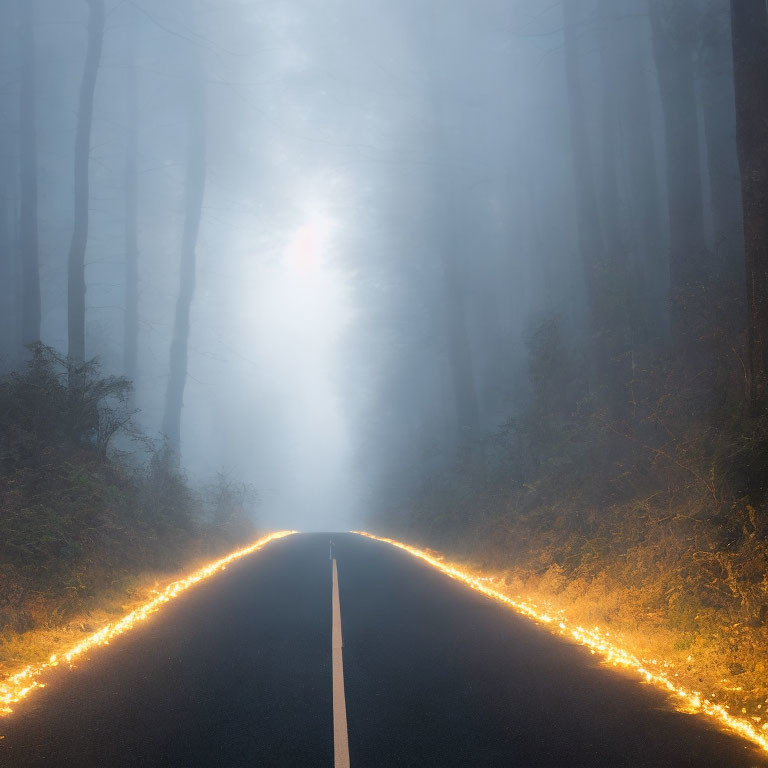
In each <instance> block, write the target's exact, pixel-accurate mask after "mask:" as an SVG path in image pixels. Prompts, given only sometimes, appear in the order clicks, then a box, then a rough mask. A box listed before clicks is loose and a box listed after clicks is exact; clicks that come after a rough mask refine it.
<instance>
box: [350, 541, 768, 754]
mask: <svg viewBox="0 0 768 768" xmlns="http://www.w3.org/2000/svg"><path fill="white" fill-rule="evenodd" d="M352 533H356V534H358V535H359V536H365V537H366V538H368V539H374V540H375V541H381V542H384V543H386V544H391V545H392V546H393V547H397V548H398V549H402V550H405V551H406V552H408V553H409V554H411V555H413V556H414V557H418V558H420V559H421V560H423V561H425V562H426V563H428V564H429V565H431V566H432V567H433V568H437V570H439V571H441V572H442V573H444V574H445V575H446V576H450V577H451V578H452V579H456V580H457V581H460V582H462V583H463V584H466V585H467V586H468V587H471V588H472V589H474V590H476V591H477V592H481V593H482V594H484V595H486V596H487V597H490V598H491V599H492V600H496V601H498V602H500V603H504V604H505V605H507V606H509V607H510V608H512V609H513V610H514V611H516V612H517V613H519V614H522V615H523V616H527V617H528V618H529V619H532V620H533V621H535V622H537V623H539V624H541V625H543V626H544V627H546V628H547V629H548V630H549V631H550V632H552V633H553V634H555V635H559V636H561V637H564V638H567V639H569V640H574V641H576V642H577V643H579V644H580V645H583V646H586V647H587V648H589V650H590V651H592V653H594V654H596V655H598V656H599V657H601V658H602V659H603V660H604V661H605V662H606V663H608V664H612V665H613V666H615V667H622V668H624V669H627V670H630V671H632V672H634V673H636V674H637V675H638V677H639V678H640V680H641V681H643V682H646V683H650V684H651V685H654V686H656V687H657V688H660V689H661V690H663V691H665V692H666V693H669V694H671V695H672V696H673V697H674V700H675V701H676V703H677V704H678V705H679V706H680V708H681V709H684V710H685V711H686V712H691V713H695V714H699V715H705V716H707V717H709V718H711V719H714V720H716V721H717V723H718V724H719V725H720V726H722V727H724V728H726V729H727V730H729V731H732V732H734V733H736V734H738V735H739V736H741V737H742V738H745V739H748V740H749V741H751V742H752V743H753V744H756V745H757V746H758V747H760V748H761V749H763V750H765V751H766V752H768V733H767V732H766V731H768V724H765V725H763V726H762V727H761V728H757V727H755V725H753V723H751V722H750V721H749V720H746V719H745V718H742V717H734V716H733V715H731V714H730V713H729V712H728V709H727V707H725V706H723V705H720V704H715V703H714V702H712V701H711V700H710V699H708V698H706V697H705V696H703V694H701V693H699V692H698V691H693V690H690V689H688V688H685V687H684V686H682V685H680V684H679V683H677V682H676V681H675V680H673V679H672V678H673V676H674V674H672V675H670V674H669V673H667V672H664V671H662V670H663V669H664V668H665V667H666V668H669V667H670V665H669V664H666V663H664V662H657V661H651V662H649V661H646V660H642V659H639V658H638V657H637V656H635V655H634V654H632V653H630V652H629V651H627V650H625V649H623V648H620V647H619V646H617V645H615V644H614V643H613V641H611V640H610V639H609V638H610V633H608V632H604V631H603V630H600V629H599V628H597V627H595V628H593V629H585V628H584V627H581V626H577V625H575V624H572V623H570V622H569V621H568V620H567V619H566V618H564V617H559V616H558V617H553V616H551V615H549V613H547V612H546V611H544V610H542V609H540V608H539V607H537V606H536V605H535V603H533V602H531V601H529V600H523V599H522V598H517V599H515V598H512V597H510V596H509V595H505V594H504V593H503V592H499V591H498V590H495V589H493V588H492V587H489V586H488V583H487V578H485V577H482V576H478V575H476V574H472V573H470V572H469V571H466V570H463V569H461V568H457V567H456V566H454V565H451V564H450V563H448V562H446V561H445V560H442V559H440V558H438V557H435V556H433V555H430V554H429V553H428V552H425V551H424V550H422V549H417V548H416V547H411V546H409V545H408V544H403V543H402V542H400V541H395V540H394V539H387V538H385V537H383V536H375V535H374V534H372V533H366V532H365V531H352Z"/></svg>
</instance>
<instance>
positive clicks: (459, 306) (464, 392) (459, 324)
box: [440, 192, 480, 455]
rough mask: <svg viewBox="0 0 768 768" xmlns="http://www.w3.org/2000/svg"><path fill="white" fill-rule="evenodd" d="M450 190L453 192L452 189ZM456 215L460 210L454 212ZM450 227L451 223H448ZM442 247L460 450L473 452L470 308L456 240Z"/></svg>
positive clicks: (475, 422)
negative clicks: (460, 273) (465, 292)
mask: <svg viewBox="0 0 768 768" xmlns="http://www.w3.org/2000/svg"><path fill="white" fill-rule="evenodd" d="M449 194H451V193H450V192H449ZM453 215H454V216H455V215H456V212H455V211H454V212H453ZM448 229H450V227H448ZM446 240H447V238H446ZM441 245H442V247H441V249H440V254H441V258H442V265H443V277H444V280H445V320H446V331H447V333H446V335H447V339H448V358H449V361H450V366H451V378H452V381H453V391H454V395H455V398H456V425H457V429H458V443H459V451H460V453H464V454H467V455H468V453H469V452H471V444H472V442H473V441H474V440H476V439H477V437H478V433H479V429H480V417H479V408H478V403H477V387H476V386H475V378H474V363H473V360H472V348H471V345H470V342H469V334H468V333H467V309H466V299H465V296H464V285H463V281H462V279H461V277H460V275H459V267H458V264H457V259H456V253H455V251H454V248H456V243H455V242H445V241H444V242H443V243H442V244H441Z"/></svg>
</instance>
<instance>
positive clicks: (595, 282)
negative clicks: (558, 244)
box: [562, 0, 618, 396]
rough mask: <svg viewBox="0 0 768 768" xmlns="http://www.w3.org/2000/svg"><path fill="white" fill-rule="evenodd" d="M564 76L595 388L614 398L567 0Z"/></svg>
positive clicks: (601, 242) (604, 275) (572, 10)
mask: <svg viewBox="0 0 768 768" xmlns="http://www.w3.org/2000/svg"><path fill="white" fill-rule="evenodd" d="M562 9H563V22H564V33H563V34H564V49H565V75H566V90H567V95H568V113H569V118H570V134H571V157H572V161H573V181H574V193H575V207H576V227H577V237H578V250H579V255H580V257H581V262H582V265H583V269H584V279H585V282H586V286H587V301H588V307H589V327H590V334H591V354H592V358H593V366H592V367H593V370H592V375H591V376H590V379H591V382H592V386H593V389H603V388H605V387H606V386H607V388H608V390H609V391H608V394H609V396H612V395H613V394H615V393H616V391H617V385H618V382H617V381H616V380H615V373H616V372H615V370H613V369H614V367H615V363H616V360H615V352H616V343H615V342H616V338H615V331H616V318H615V317H612V314H613V313H612V309H611V307H610V304H609V296H610V294H611V291H610V290H609V281H610V280H612V279H615V276H613V275H612V273H611V265H610V258H609V255H608V251H607V248H606V244H605V237H604V233H603V229H602V226H601V222H600V209H599V206H598V199H597V188H596V184H595V178H594V174H593V168H594V166H593V164H592V151H591V147H590V143H589V134H588V128H587V122H586V115H585V111H584V99H583V94H582V89H581V79H580V69H581V67H580V65H579V51H578V46H577V41H576V29H577V27H578V25H579V15H578V11H577V7H576V6H575V5H574V4H573V3H572V2H570V0H564V2H563V3H562Z"/></svg>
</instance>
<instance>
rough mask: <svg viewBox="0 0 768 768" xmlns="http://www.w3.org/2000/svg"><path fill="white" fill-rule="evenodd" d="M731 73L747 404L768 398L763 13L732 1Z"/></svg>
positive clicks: (766, 39)
mask: <svg viewBox="0 0 768 768" xmlns="http://www.w3.org/2000/svg"><path fill="white" fill-rule="evenodd" d="M731 34H732V43H733V73H734V83H735V93H736V126H737V133H736V136H737V146H738V155H739V166H740V168H741V194H742V206H743V211H744V245H745V252H746V258H745V265H746V276H747V312H748V317H747V323H748V325H747V362H748V374H749V402H750V404H751V406H752V408H753V409H754V410H757V409H758V408H762V407H764V406H765V404H766V400H767V399H768V76H767V75H766V73H768V11H766V4H765V0H731Z"/></svg>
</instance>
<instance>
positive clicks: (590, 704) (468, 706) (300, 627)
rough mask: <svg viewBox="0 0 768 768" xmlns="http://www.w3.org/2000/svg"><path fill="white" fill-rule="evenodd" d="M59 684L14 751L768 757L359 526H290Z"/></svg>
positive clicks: (49, 759)
mask: <svg viewBox="0 0 768 768" xmlns="http://www.w3.org/2000/svg"><path fill="white" fill-rule="evenodd" d="M331 539H332V540H333V542H334V543H333V547H332V548H331V547H330V546H329V542H330V540H331ZM48 683H49V684H48V686H47V687H46V688H44V689H42V690H40V691H38V692H36V693H35V694H34V695H33V696H30V697H29V699H27V700H25V701H24V702H22V703H21V704H19V705H18V706H17V707H16V712H15V713H14V714H13V715H12V716H11V717H9V718H7V719H4V720H0V736H2V737H3V738H2V739H0V766H9V768H32V767H33V766H34V767H35V768H37V767H38V766H45V767H50V768H69V766H73V767H76V768H121V767H122V766H141V767H142V768H152V767H154V766H157V767H158V768H160V767H162V768H229V767H233V768H234V767H235V766H237V767H238V768H240V767H243V768H245V767H246V766H248V767H249V768H250V767H251V766H264V768H294V767H295V768H325V767H328V768H332V767H333V766H334V765H335V766H336V768H346V766H351V768H408V767H411V766H413V768H417V767H418V768H426V767H434V768H454V767H456V768H458V767H459V766H460V767H461V768H555V767H557V768H572V767H576V766H589V767H590V768H595V767H598V766H599V767H600V768H621V767H622V766H627V768H642V767H643V766H654V767H655V768H676V767H677V766H696V767H699V766H712V767H713V768H750V767H751V766H765V765H768V761H766V760H765V758H764V756H763V753H760V752H758V751H756V749H754V748H752V747H751V746H750V745H749V744H748V743H746V742H744V741H741V740H739V739H737V738H735V737H733V736H730V735H728V734H724V733H721V732H719V731H718V730H717V729H715V728H714V727H713V726H711V725H709V724H708V723H707V722H706V721H704V720H703V719H701V718H698V717H693V716H690V715H685V714H681V713H678V712H675V711H674V710H672V709H671V707H670V706H669V704H668V702H667V699H666V698H665V696H664V695H663V694H661V693H659V692H657V691H656V690H654V689H653V688H651V687H649V686H643V685H640V684H638V683H637V682H636V681H635V679H633V678H630V677H628V676H626V675H622V674H620V673H617V672H616V671H614V670H611V669H606V668H604V667H601V666H600V665H599V663H598V662H597V660H596V659H595V658H594V657H593V656H591V655H590V654H589V653H588V652H587V651H585V650H584V649H583V648H580V647H577V646H575V645H571V644H569V643H567V642H564V641H563V640H561V639H559V638H557V637H554V636H552V635H550V634H549V633H547V632H546V631H544V630H542V629H541V628H539V627H537V626H536V625H534V624H533V623H531V622H529V621H528V620H526V619H524V618H521V617H520V616H518V615H516V614H515V613H513V612H512V611H510V610H508V609H506V608H504V607H503V606H502V605H499V604H498V603H496V602H493V601H491V600H489V599H487V598H485V597H483V596H482V595H480V594H478V593H476V592H473V591H472V590H469V589H467V588H466V587H464V586H462V585H461V584H460V583H458V582H456V581H453V580H451V579H449V578H447V577H446V576H444V575H442V574H441V573H439V572H437V571H435V570H434V569H432V568H430V567H429V566H427V565H425V564H424V563H422V562H420V561H419V560H417V559H415V558H413V557H411V556H410V555H408V554H407V553H404V552H402V551H400V550H397V549H395V548H393V547H390V546H388V545H386V544H382V543H379V542H376V541H371V540H368V539H364V538H362V537H359V536H355V535H353V534H299V535H295V536H289V537H287V538H285V539H280V540H279V541H276V542H273V543H272V544H270V545H269V546H267V547H266V548H264V549H263V550H261V551H259V552H257V553H255V554H254V555H252V556H248V557H245V558H243V559H242V560H240V561H238V562H236V563H234V564H232V565H230V567H229V568H228V569H227V570H226V571H224V572H222V573H220V574H218V575H217V576H215V577H213V578H211V579H209V580H207V581H205V582H203V583H201V584H199V585H198V586H196V587H195V588H194V589H191V590H189V592H188V593H185V594H184V595H183V596H181V597H179V598H178V599H177V600H174V601H173V602H172V603H170V604H169V605H168V606H166V607H165V608H164V609H163V611H162V612H161V613H158V614H157V615H155V616H154V617H152V618H151V619H150V620H149V621H147V622H146V623H144V624H142V625H141V626H140V627H137V628H136V629H135V630H134V631H132V632H130V633H128V634H126V635H124V636H122V637H120V638H118V639H116V640H115V641H114V642H113V644H112V646H111V647H110V648H107V649H100V650H99V651H97V652H94V653H93V654H92V658H91V659H90V660H89V661H88V662H83V663H82V664H80V665H79V666H78V667H77V668H76V669H75V670H72V671H70V670H57V671H56V673H55V675H53V676H52V677H51V678H50V679H49V680H48Z"/></svg>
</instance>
